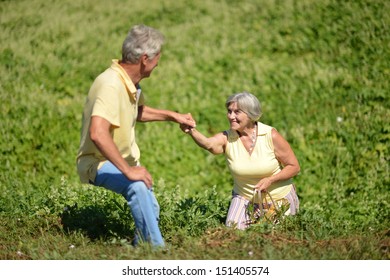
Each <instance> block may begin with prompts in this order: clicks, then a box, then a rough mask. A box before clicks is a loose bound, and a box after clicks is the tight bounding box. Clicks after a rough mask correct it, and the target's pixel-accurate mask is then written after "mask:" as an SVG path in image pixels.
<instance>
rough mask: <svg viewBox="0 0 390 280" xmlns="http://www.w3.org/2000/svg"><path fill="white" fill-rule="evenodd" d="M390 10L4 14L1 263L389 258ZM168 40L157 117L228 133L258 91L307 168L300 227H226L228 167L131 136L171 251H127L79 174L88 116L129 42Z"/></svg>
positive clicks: (127, 237) (69, 6)
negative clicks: (148, 30) (233, 113)
mask: <svg viewBox="0 0 390 280" xmlns="http://www.w3.org/2000/svg"><path fill="white" fill-rule="evenodd" d="M389 10H390V2H389V1H384V0H367V1H364V0H356V1H333V0H324V1H315V0H301V1H293V0H286V1H277V0H261V1H259V0H243V1H232V0H219V1H205V0H204V1H203V0H191V1H190V0H185V1H176V0H166V1H158V0H151V1H147V2H145V1H120V0H113V1H100V0H94V1H92V0H79V1H69V0H57V1H54V0H53V1H44V0H30V1H25V0H19V1H0V27H1V29H0V30H1V31H0V40H1V45H0V135H1V136H0V151H1V156H0V259H11V260H13V259H43V260H48V259H62V260H63V259H217V260H219V259H342V260H350V259H361V260H367V259H375V260H379V259H389V258H390V252H389V246H390V231H389V229H390V221H389V217H390V180H389V159H390V156H389V147H390V145H389V144H390V141H389V140H390V124H389V119H390V102H389V89H390V84H389V81H390V75H389V74H390V34H389V26H390V17H389V15H388V11H389ZM136 23H144V24H147V25H150V26H153V27H156V28H158V29H159V30H161V31H162V32H163V33H164V35H165V36H166V44H165V46H164V50H163V55H162V58H161V61H160V63H159V67H158V68H157V69H156V70H155V71H154V72H153V74H152V77H151V78H150V79H147V80H144V81H143V82H142V86H143V91H144V93H145V96H146V102H147V104H148V105H150V106H153V107H158V108H167V109H171V110H178V111H180V112H191V113H192V115H193V116H194V118H195V119H196V120H197V123H198V128H199V130H201V131H203V132H204V133H206V134H208V135H211V134H213V133H216V132H219V131H221V130H224V129H226V128H228V122H227V121H226V117H225V108H224V102H225V100H226V98H227V96H229V95H230V94H232V93H235V92H240V91H243V90H246V91H249V92H251V93H253V94H255V95H256V96H258V98H259V99H260V100H261V102H262V106H263V111H264V115H263V117H262V121H263V122H264V123H266V124H269V125H272V126H274V127H276V128H277V129H278V130H279V132H281V133H282V134H283V135H284V136H285V137H286V139H287V140H288V141H289V142H290V144H291V146H292V147H293V149H294V151H295V153H296V155H297V157H298V160H299V162H300V164H301V173H300V174H299V175H298V176H297V177H296V178H295V182H296V185H297V188H298V194H299V197H300V200H301V211H300V213H299V215H297V216H296V217H290V218H288V219H285V220H284V221H283V222H282V223H280V224H279V225H277V226H275V227H272V226H270V225H257V226H254V227H252V228H250V229H249V230H247V231H245V232H239V231H236V230H231V229H228V228H225V227H224V225H223V223H224V219H225V216H226V212H227V208H228V204H229V199H230V192H231V189H232V179H231V176H230V174H229V172H228V170H227V167H226V165H225V160H224V157H223V156H217V157H215V156H212V155H211V154H208V153H207V152H206V151H203V150H201V149H200V148H198V147H197V146H196V145H195V144H194V143H193V142H192V140H191V139H190V138H189V137H188V136H187V135H185V134H183V133H182V132H181V131H180V129H179V128H178V126H177V125H175V124H173V123H147V124H138V126H137V129H138V132H137V138H138V143H139V146H140V148H141V153H142V163H143V165H144V166H146V167H147V168H148V169H149V171H150V172H151V174H152V175H153V178H154V181H155V192H156V196H157V198H158V200H159V202H160V205H161V230H162V232H163V235H164V237H165V239H166V241H167V244H168V248H169V250H168V251H164V252H155V251H151V250H150V248H148V247H147V246H141V247H140V248H138V249H134V248H133V247H132V246H131V245H130V242H131V238H132V236H133V232H134V223H133V221H132V219H131V218H129V209H128V208H127V206H126V204H125V201H124V199H123V198H122V197H120V196H118V195H116V194H113V193H111V192H108V191H105V190H103V189H99V188H96V187H93V186H88V185H82V184H80V182H79V178H78V176H77V173H76V165H75V158H76V153H77V149H78V144H79V133H80V126H81V112H82V107H83V104H84V100H85V97H86V95H87V92H88V89H89V87H90V85H91V83H92V82H93V80H94V78H95V77H96V76H97V75H98V74H99V73H100V72H102V71H103V70H105V69H106V68H107V67H108V66H109V65H110V63H111V59H112V58H119V56H120V50H121V44H122V41H123V39H124V37H125V35H126V33H127V31H128V29H129V28H130V27H131V26H132V25H133V24H136Z"/></svg>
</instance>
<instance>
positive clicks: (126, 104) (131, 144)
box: [77, 60, 144, 183]
mask: <svg viewBox="0 0 390 280" xmlns="http://www.w3.org/2000/svg"><path fill="white" fill-rule="evenodd" d="M143 103H144V98H143V95H142V93H141V89H140V88H138V89H137V88H136V86H135V85H134V84H133V82H132V81H131V79H130V78H129V76H128V75H127V73H126V72H125V70H124V69H123V68H122V67H121V66H120V65H119V63H118V60H112V64H111V67H110V68H108V69H107V70H105V71H104V72H103V73H101V74H100V75H99V76H98V77H97V78H96V79H95V81H94V82H93V84H92V86H91V88H90V90H89V93H88V97H87V100H86V103H85V106H84V111H83V119H82V128H81V138H80V147H79V151H78V155H77V171H78V174H79V176H80V180H81V182H82V183H88V182H89V181H94V180H95V176H96V171H97V169H98V168H100V167H101V166H102V164H103V163H104V162H105V161H106V158H105V157H104V156H103V155H102V154H101V153H100V152H99V150H98V149H97V148H96V146H95V144H94V143H93V142H92V141H91V138H90V135H89V126H90V122H91V117H92V116H99V117H102V118H104V119H106V120H107V121H109V122H110V123H111V124H112V126H113V127H114V129H113V130H112V138H113V140H114V142H115V144H116V145H117V147H118V149H119V152H120V153H121V155H122V157H123V158H124V159H125V160H126V161H127V162H128V163H129V165H131V166H136V165H139V159H140V151H139V148H138V145H137V143H136V141H135V124H136V121H137V114H138V106H140V105H143Z"/></svg>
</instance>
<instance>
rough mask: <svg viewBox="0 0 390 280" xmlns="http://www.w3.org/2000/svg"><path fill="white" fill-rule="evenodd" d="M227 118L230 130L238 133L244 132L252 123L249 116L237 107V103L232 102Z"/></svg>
mask: <svg viewBox="0 0 390 280" xmlns="http://www.w3.org/2000/svg"><path fill="white" fill-rule="evenodd" d="M227 118H228V120H229V123H230V128H231V129H233V130H237V131H242V130H243V129H244V128H246V127H248V126H250V125H251V123H252V121H251V120H250V118H249V117H248V115H247V114H246V113H244V112H243V111H241V110H240V109H239V108H238V107H237V103H236V102H232V103H230V105H229V106H228V108H227Z"/></svg>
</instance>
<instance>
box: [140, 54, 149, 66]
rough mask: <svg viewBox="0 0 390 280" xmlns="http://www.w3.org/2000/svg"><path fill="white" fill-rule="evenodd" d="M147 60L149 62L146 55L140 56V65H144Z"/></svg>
mask: <svg viewBox="0 0 390 280" xmlns="http://www.w3.org/2000/svg"><path fill="white" fill-rule="evenodd" d="M148 60H149V57H148V55H147V54H146V53H144V54H143V55H142V56H141V63H142V64H143V65H145V64H146V62H147V61H148Z"/></svg>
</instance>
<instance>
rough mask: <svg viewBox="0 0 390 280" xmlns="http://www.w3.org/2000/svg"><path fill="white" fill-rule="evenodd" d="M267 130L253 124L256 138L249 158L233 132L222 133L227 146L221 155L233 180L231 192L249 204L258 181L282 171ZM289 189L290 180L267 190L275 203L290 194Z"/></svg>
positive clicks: (264, 126)
mask: <svg viewBox="0 0 390 280" xmlns="http://www.w3.org/2000/svg"><path fill="white" fill-rule="evenodd" d="M271 130H272V127H271V126H268V125H265V124H263V123H261V122H258V123H257V139H256V144H255V147H254V148H253V152H252V154H251V155H250V154H249V153H248V151H247V150H246V149H245V147H244V144H243V143H242V142H241V139H240V137H239V135H238V133H237V132H236V131H235V130H228V131H226V132H227V134H228V143H227V145H226V150H225V156H226V161H227V165H228V167H229V169H230V172H231V174H232V176H233V179H234V188H233V191H234V192H235V193H237V194H239V195H241V196H243V197H244V198H246V199H248V200H250V201H252V199H253V195H254V187H255V185H256V184H257V183H258V182H259V181H260V179H262V178H265V177H269V176H272V175H274V174H277V173H279V172H280V171H281V170H282V166H281V164H280V162H279V161H278V160H277V159H276V156H275V153H274V145H273V142H272V136H271ZM291 187H292V180H291V179H290V180H285V181H280V182H276V183H274V184H272V185H271V186H270V187H269V188H268V191H269V192H270V194H271V196H272V198H273V199H275V200H277V199H282V198H284V197H285V196H286V195H287V194H288V193H289V192H290V190H291ZM256 198H257V196H256ZM255 202H256V203H257V202H259V201H255Z"/></svg>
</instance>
